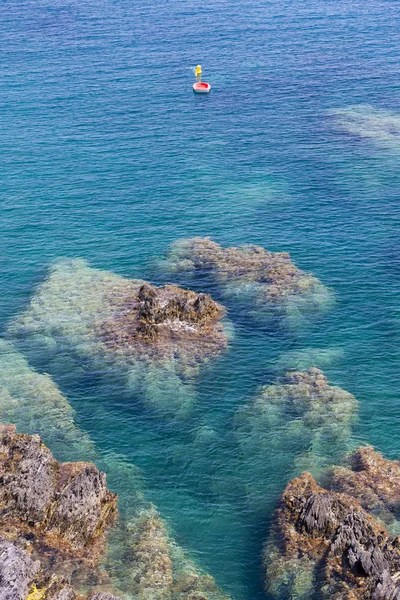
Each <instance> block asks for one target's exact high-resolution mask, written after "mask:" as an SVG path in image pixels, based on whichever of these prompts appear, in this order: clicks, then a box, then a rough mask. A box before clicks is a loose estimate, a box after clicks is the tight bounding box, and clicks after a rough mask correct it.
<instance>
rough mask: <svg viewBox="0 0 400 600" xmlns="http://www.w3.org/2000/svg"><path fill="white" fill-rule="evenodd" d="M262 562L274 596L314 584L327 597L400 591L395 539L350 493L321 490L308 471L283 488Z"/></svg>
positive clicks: (299, 593) (305, 590) (303, 593)
mask: <svg viewBox="0 0 400 600" xmlns="http://www.w3.org/2000/svg"><path fill="white" fill-rule="evenodd" d="M264 564H265V573H266V590H267V592H268V593H269V594H270V595H271V596H272V597H276V598H281V597H290V598H304V599H305V598H307V594H308V597H310V595H311V591H312V590H313V589H314V592H313V593H314V594H315V593H316V594H317V595H318V597H321V598H326V599H328V598H329V599H332V600H339V599H341V600H345V599H347V600H357V599H360V600H361V599H362V600H367V599H370V598H374V599H376V600H377V599H378V598H379V599H380V600H385V599H386V600H388V599H389V598H397V597H398V595H399V594H400V587H399V586H398V585H397V577H398V572H399V570H400V540H399V538H395V537H392V536H391V535H390V534H389V533H388V532H387V531H386V529H385V528H384V527H383V526H382V524H381V523H380V522H379V521H377V520H376V519H375V518H374V517H373V516H372V515H370V514H369V513H368V512H367V511H365V510H364V509H363V507H362V506H361V504H360V503H359V502H358V501H357V500H356V499H355V498H353V497H351V496H348V495H346V494H339V493H336V492H330V491H327V490H324V489H323V488H321V487H319V486H318V485H317V484H316V482H315V480H314V479H313V477H312V476H311V475H310V474H309V473H303V474H302V475H301V476H300V477H298V478H296V479H293V480H292V481H291V482H290V483H289V484H288V486H287V487H286V489H285V491H284V493H283V496H282V500H281V503H280V507H279V509H278V511H277V514H276V519H275V523H274V526H273V529H272V532H271V537H270V540H269V541H268V542H267V544H266V547H265V555H264ZM300 574H302V575H304V577H303V580H302V577H301V576H299V575H300ZM304 582H306V585H305V586H304ZM299 584H300V585H299ZM388 591H390V595H387V594H388Z"/></svg>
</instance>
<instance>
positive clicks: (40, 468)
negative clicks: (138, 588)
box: [0, 426, 116, 562]
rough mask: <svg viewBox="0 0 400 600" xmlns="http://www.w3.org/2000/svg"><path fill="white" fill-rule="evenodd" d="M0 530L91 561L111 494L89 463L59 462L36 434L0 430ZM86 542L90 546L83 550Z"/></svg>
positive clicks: (107, 520) (108, 516)
mask: <svg viewBox="0 0 400 600" xmlns="http://www.w3.org/2000/svg"><path fill="white" fill-rule="evenodd" d="M0 437H1V454H0V508H1V514H0V534H1V533H2V532H7V536H8V537H10V538H11V539H17V538H18V537H19V536H20V535H21V534H24V535H25V536H28V538H27V539H30V540H31V543H32V544H33V545H34V546H35V547H37V552H38V555H40V548H41V547H43V546H44V545H45V546H48V547H49V548H53V549H54V552H58V553H59V554H60V557H61V556H62V555H63V554H65V556H67V555H68V554H73V555H74V556H75V558H79V559H81V560H83V561H85V560H88V561H89V562H90V561H93V560H95V557H96V556H98V554H99V552H100V551H101V549H102V546H103V542H104V533H105V531H106V529H107V528H108V527H109V526H110V524H111V523H112V522H113V520H114V517H115V514H116V496H115V495H114V494H111V493H110V492H109V491H108V490H107V488H106V479H105V475H104V474H103V473H100V472H99V471H98V470H97V468H96V467H95V466H94V465H92V464H90V463H63V464H59V463H58V462H57V461H56V460H55V459H54V458H53V456H52V454H51V452H50V450H49V449H48V448H46V447H45V446H44V445H43V444H42V441H41V439H40V437H39V436H37V435H34V436H28V435H23V434H17V433H15V428H14V427H12V426H3V427H1V430H0ZM89 548H90V550H88V549H89Z"/></svg>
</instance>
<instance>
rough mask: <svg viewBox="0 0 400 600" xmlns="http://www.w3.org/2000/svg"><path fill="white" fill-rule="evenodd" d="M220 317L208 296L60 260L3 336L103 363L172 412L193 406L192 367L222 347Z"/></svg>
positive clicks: (47, 352)
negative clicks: (25, 308)
mask: <svg viewBox="0 0 400 600" xmlns="http://www.w3.org/2000/svg"><path fill="white" fill-rule="evenodd" d="M223 317H224V309H223V307H222V306H221V305H220V304H218V303H216V302H214V300H212V298H211V297H210V296H209V295H208V294H198V293H195V292H192V291H190V290H185V289H182V288H180V287H178V286H176V285H166V286H164V287H161V288H158V287H155V286H152V285H150V284H148V283H146V282H143V281H140V280H129V279H125V278H123V277H120V276H118V275H115V274H113V273H110V272H107V271H101V270H99V269H93V268H91V267H89V265H88V264H87V263H86V262H85V261H84V260H65V261H60V262H58V263H56V264H55V265H54V266H53V267H52V268H51V269H50V273H49V276H48V278H47V280H46V281H45V282H44V283H42V284H41V285H40V286H39V287H38V289H37V291H36V293H35V294H34V296H33V298H32V300H31V302H30V305H29V306H28V308H27V310H26V311H25V312H24V313H22V314H21V315H19V316H18V317H17V318H16V319H15V320H14V321H13V322H12V323H11V324H10V327H9V328H8V337H9V339H11V340H12V341H14V342H15V343H16V344H17V345H18V346H19V347H20V348H21V349H22V351H24V352H25V353H26V354H27V355H28V356H29V355H30V352H33V353H34V354H35V356H37V355H38V354H39V355H42V356H43V355H44V356H45V360H46V361H48V360H51V359H52V358H54V359H56V358H57V355H59V354H65V353H72V354H73V355H74V356H76V357H77V358H78V359H80V360H81V359H86V360H90V361H91V364H92V367H93V366H95V367H98V368H99V371H102V372H104V371H106V370H107V369H111V370H113V371H114V372H116V373H118V374H120V375H121V376H122V377H124V378H125V382H126V386H127V388H128V389H129V390H131V391H132V392H134V393H137V394H139V395H140V396H141V397H142V398H143V401H144V402H146V403H147V404H148V405H151V406H153V407H154V408H156V409H159V410H161V411H162V410H164V411H165V412H166V413H168V412H169V413H172V414H180V413H184V412H185V410H188V409H190V407H191V405H192V404H193V401H194V398H195V385H194V384H195V379H196V376H197V375H198V373H199V371H200V368H201V367H202V366H203V365H204V364H206V363H207V362H208V361H209V360H210V359H211V358H213V357H215V356H218V355H219V354H221V353H222V352H223V351H224V350H225V349H226V347H227V335H226V333H225V330H224V326H223V324H222V319H223ZM166 389H168V390H170V391H171V392H173V393H171V394H166V393H165V390H166ZM167 397H168V399H169V400H167ZM171 397H172V398H174V400H173V401H171Z"/></svg>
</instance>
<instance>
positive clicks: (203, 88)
mask: <svg viewBox="0 0 400 600" xmlns="http://www.w3.org/2000/svg"><path fill="white" fill-rule="evenodd" d="M210 90H211V85H210V84H209V83H206V82H205V81H197V82H196V83H194V84H193V91H194V93H195V94H208V93H209V92H210Z"/></svg>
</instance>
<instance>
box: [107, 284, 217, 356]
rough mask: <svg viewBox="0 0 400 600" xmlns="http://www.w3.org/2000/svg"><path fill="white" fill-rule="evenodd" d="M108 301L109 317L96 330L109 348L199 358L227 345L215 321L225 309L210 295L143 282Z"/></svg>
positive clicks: (111, 297) (132, 352) (153, 354)
mask: <svg viewBox="0 0 400 600" xmlns="http://www.w3.org/2000/svg"><path fill="white" fill-rule="evenodd" d="M108 303H109V306H108V312H110V313H111V315H110V317H108V318H106V319H104V321H100V322H99V323H98V324H97V333H98V335H99V337H100V339H101V340H102V342H103V343H104V344H105V346H106V348H107V349H108V350H110V351H112V352H113V351H115V350H119V351H126V352H127V353H128V354H129V355H133V354H135V355H143V354H144V355H146V354H148V355H150V356H153V357H154V358H157V357H158V358H160V359H162V358H163V357H164V356H170V355H171V353H173V354H175V355H176V354H181V355H182V358H183V357H184V356H185V355H188V356H191V357H192V358H196V360H197V361H198V360H203V359H205V358H207V357H209V356H212V355H213V354H218V353H219V352H220V351H221V350H222V349H223V348H224V347H225V345H226V337H225V335H224V332H223V328H222V326H221V324H220V323H219V321H220V319H221V318H222V317H223V316H224V309H223V308H222V306H221V305H220V304H217V303H216V302H214V300H212V298H211V296H209V295H208V294H197V293H195V292H192V291H190V290H184V289H182V288H180V287H178V286H176V285H166V286H164V287H161V288H157V287H155V286H152V285H150V284H148V283H144V284H142V285H141V286H140V287H138V288H136V289H135V288H134V287H132V288H131V289H127V291H126V295H125V296H118V297H116V296H115V295H113V294H112V295H110V296H109V297H108Z"/></svg>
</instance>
